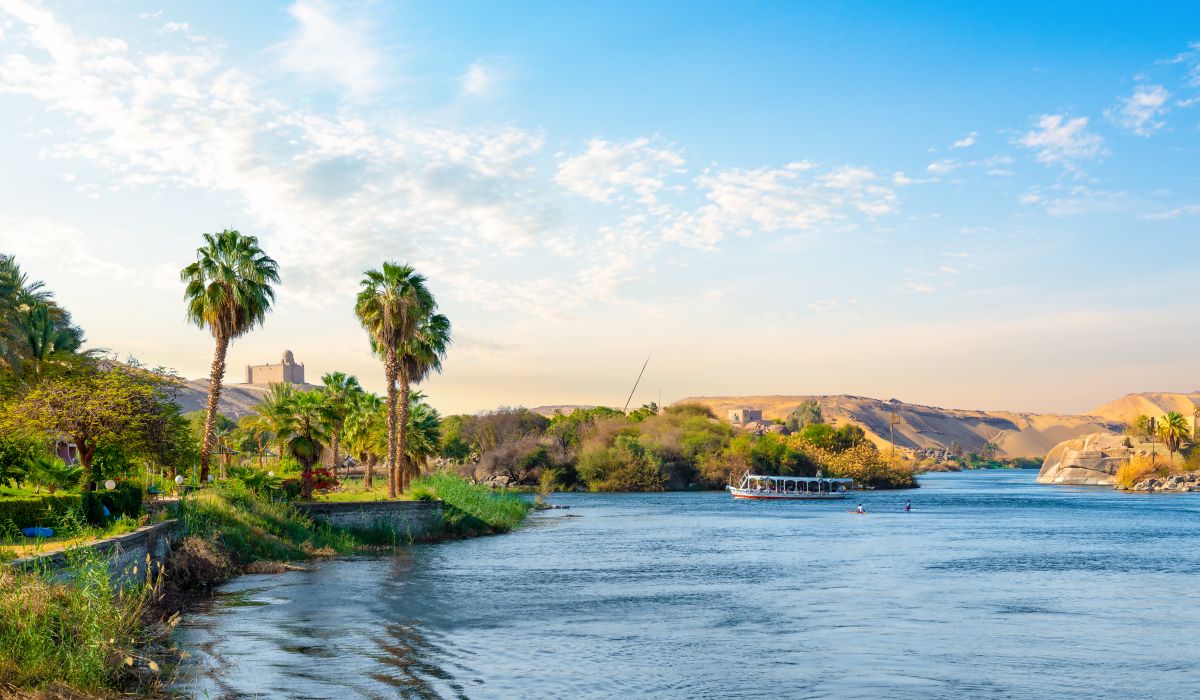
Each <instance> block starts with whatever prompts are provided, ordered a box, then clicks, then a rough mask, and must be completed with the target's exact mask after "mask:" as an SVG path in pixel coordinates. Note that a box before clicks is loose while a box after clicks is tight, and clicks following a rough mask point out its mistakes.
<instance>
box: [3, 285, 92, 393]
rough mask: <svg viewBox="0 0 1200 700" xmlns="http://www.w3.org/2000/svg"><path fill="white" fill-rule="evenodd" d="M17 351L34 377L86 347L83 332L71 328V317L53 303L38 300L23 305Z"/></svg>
mask: <svg viewBox="0 0 1200 700" xmlns="http://www.w3.org/2000/svg"><path fill="white" fill-rule="evenodd" d="M17 331H18V333H19V340H18V344H17V348H18V349H19V352H20V354H21V355H22V356H23V357H24V359H25V360H26V361H27V362H28V363H29V364H30V366H31V367H32V369H33V373H34V374H35V375H40V374H41V373H42V365H44V364H45V363H46V362H48V361H53V360H55V359H56V358H62V357H63V356H64V355H72V354H74V353H75V352H76V351H78V350H79V346H80V345H82V344H83V333H82V332H81V331H80V329H79V328H78V327H76V326H73V325H71V316H70V314H68V313H67V312H66V310H64V309H62V308H60V307H58V306H55V305H54V304H53V302H49V303H48V302H44V301H39V302H35V303H34V304H32V305H23V306H22V308H21V310H20V313H19V314H18V316H17Z"/></svg>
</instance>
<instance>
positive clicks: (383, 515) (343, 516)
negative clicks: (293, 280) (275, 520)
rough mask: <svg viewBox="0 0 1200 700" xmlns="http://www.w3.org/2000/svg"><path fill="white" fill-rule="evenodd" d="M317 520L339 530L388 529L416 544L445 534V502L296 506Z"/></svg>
mask: <svg viewBox="0 0 1200 700" xmlns="http://www.w3.org/2000/svg"><path fill="white" fill-rule="evenodd" d="M296 507H297V508H299V509H300V510H302V511H305V512H307V513H308V514H309V515H310V516H312V518H313V519H314V520H320V521H322V522H326V523H329V524H330V525H333V526H336V527H344V528H352V529H357V530H369V529H376V528H386V529H390V530H392V531H393V532H395V533H396V534H397V535H398V536H399V537H401V538H403V539H409V540H415V539H421V538H422V537H430V536H436V535H439V534H441V531H442V502H441V501H359V502H354V503H306V504H297V506H296Z"/></svg>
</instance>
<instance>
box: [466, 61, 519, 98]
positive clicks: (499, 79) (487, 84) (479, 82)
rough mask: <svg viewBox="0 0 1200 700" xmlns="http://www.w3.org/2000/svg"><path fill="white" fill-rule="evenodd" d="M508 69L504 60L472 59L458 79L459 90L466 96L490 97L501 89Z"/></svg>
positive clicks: (506, 77)
mask: <svg viewBox="0 0 1200 700" xmlns="http://www.w3.org/2000/svg"><path fill="white" fill-rule="evenodd" d="M509 73H510V70H509V68H508V67H506V65H505V64H504V62H501V61H495V60H484V59H479V60H476V61H473V62H472V63H471V65H470V66H467V70H466V72H465V73H463V74H462V76H461V77H460V78H459V79H458V83H459V91H460V92H461V93H462V94H463V95H466V96H468V97H492V96H495V95H496V94H497V93H499V92H500V91H501V86H502V85H503V84H504V82H505V81H506V80H508V78H509Z"/></svg>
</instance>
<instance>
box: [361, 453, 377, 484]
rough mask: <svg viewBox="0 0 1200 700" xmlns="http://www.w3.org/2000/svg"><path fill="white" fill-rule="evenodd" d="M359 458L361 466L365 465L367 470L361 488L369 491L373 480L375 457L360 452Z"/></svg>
mask: <svg viewBox="0 0 1200 700" xmlns="http://www.w3.org/2000/svg"><path fill="white" fill-rule="evenodd" d="M359 457H362V461H363V464H364V465H366V469H367V471H366V473H365V474H364V475H363V488H364V489H366V490H367V491H370V490H371V486H372V485H373V481H374V478H375V456H374V455H372V454H368V453H366V452H360V453H359Z"/></svg>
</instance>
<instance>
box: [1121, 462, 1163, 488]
mask: <svg viewBox="0 0 1200 700" xmlns="http://www.w3.org/2000/svg"><path fill="white" fill-rule="evenodd" d="M1170 468H1171V465H1170V464H1169V463H1167V462H1164V461H1163V460H1162V459H1159V458H1157V457H1153V458H1152V457H1149V456H1147V455H1136V456H1134V457H1131V458H1130V459H1129V461H1128V462H1126V463H1125V464H1122V465H1121V466H1119V467H1117V473H1116V477H1115V479H1116V486H1117V488H1119V489H1125V490H1129V489H1132V488H1133V487H1134V486H1135V485H1137V483H1138V482H1139V481H1142V480H1143V479H1146V478H1148V477H1150V476H1152V475H1154V474H1156V473H1160V472H1163V475H1164V476H1165V475H1166V474H1165V472H1169V471H1170Z"/></svg>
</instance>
